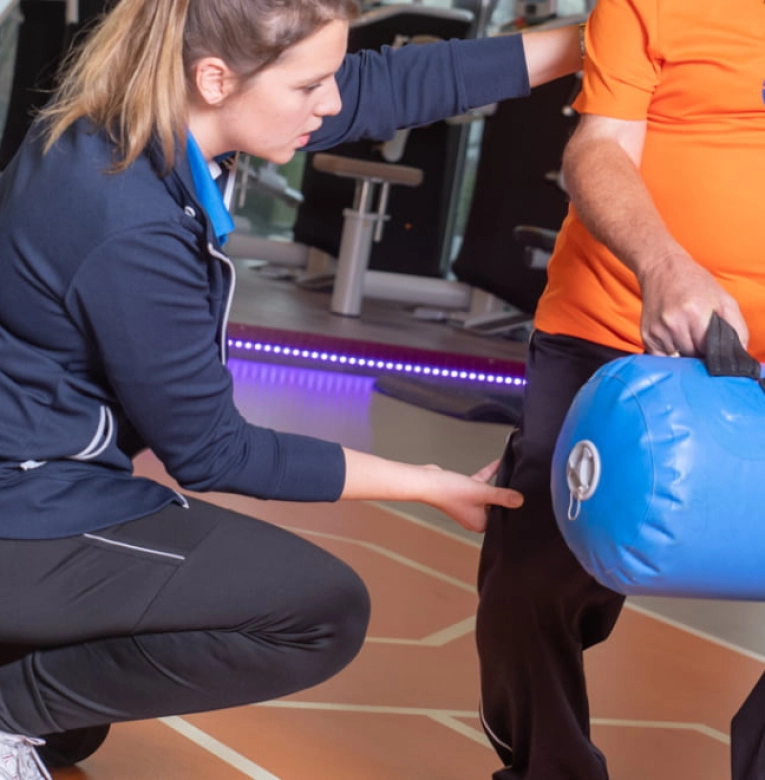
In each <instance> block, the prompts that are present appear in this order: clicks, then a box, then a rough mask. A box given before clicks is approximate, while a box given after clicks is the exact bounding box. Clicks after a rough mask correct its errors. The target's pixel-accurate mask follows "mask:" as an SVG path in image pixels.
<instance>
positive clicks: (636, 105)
mask: <svg viewBox="0 0 765 780" xmlns="http://www.w3.org/2000/svg"><path fill="white" fill-rule="evenodd" d="M587 46H588V56H587V62H586V63H585V68H584V82H583V89H582V92H581V94H580V95H579V97H578V98H577V100H576V102H575V103H574V107H575V108H576V109H577V111H579V112H580V113H586V114H598V115H602V116H608V117H614V118H617V119H627V120H646V121H647V133H646V139H645V145H644V148H643V156H642V161H641V167H640V170H641V173H642V176H643V178H644V180H645V182H646V185H647V187H648V189H649V191H650V193H651V195H652V197H653V200H654V202H655V204H656V206H657V208H658V210H659V212H660V214H661V215H662V218H663V219H664V222H665V224H666V225H667V227H668V229H669V231H670V233H671V234H672V235H673V236H674V237H675V239H676V240H677V241H678V242H679V243H680V244H681V245H682V246H683V247H685V249H686V250H687V251H688V252H689V253H690V255H691V256H692V257H693V258H694V259H695V260H696V261H697V262H698V263H700V264H701V265H702V266H704V267H705V268H707V269H708V270H709V271H710V272H711V273H713V274H714V276H715V278H716V279H717V280H718V282H719V283H720V284H721V286H722V287H723V288H725V289H726V290H727V291H728V292H729V293H730V294H731V295H732V296H733V297H734V298H735V299H736V300H737V301H738V304H739V306H740V307H741V310H742V312H743V315H744V319H745V320H746V322H747V325H748V327H749V329H750V342H749V351H750V352H751V353H752V354H753V355H754V356H755V357H757V359H758V360H760V361H761V362H765V203H761V202H760V196H761V195H765V102H764V101H765V83H764V82H765V5H764V4H763V3H762V2H760V1H759V0H757V1H756V2H753V1H752V0H748V1H747V2H743V0H729V1H728V2H720V0H598V2H597V3H596V5H595V10H594V11H593V12H592V14H591V16H590V20H589V22H588V29H587ZM640 310H641V302H640V290H639V287H638V284H637V280H636V278H635V276H634V274H632V272H631V271H629V270H628V269H627V268H626V266H624V265H622V264H621V263H620V262H619V261H618V260H617V259H616V258H615V257H614V256H613V255H612V254H611V253H610V252H609V251H608V250H607V249H606V248H605V247H604V246H603V245H602V244H600V243H599V242H597V241H595V239H593V238H592V236H590V234H589V233H588V232H587V230H586V229H585V228H584V226H583V225H582V223H581V222H580V221H579V219H578V217H577V215H576V212H575V210H574V209H573V208H571V209H569V214H568V216H567V217H566V219H565V221H564V223H563V226H562V229H561V232H560V236H559V239H558V242H557V245H556V249H555V252H554V254H553V257H552V259H551V261H550V264H549V267H548V284H547V288H546V289H545V292H544V293H543V295H542V298H541V300H540V302H539V305H538V308H537V314H536V319H535V326H536V327H537V328H539V329H540V330H543V331H546V332H548V333H559V334H567V335H570V336H577V337H579V338H584V339H588V340H590V341H595V342H598V343H601V344H605V345H607V346H611V347H616V348H617V349H623V350H626V351H630V352H642V351H643V344H642V340H641V338H640V331H639V325H640Z"/></svg>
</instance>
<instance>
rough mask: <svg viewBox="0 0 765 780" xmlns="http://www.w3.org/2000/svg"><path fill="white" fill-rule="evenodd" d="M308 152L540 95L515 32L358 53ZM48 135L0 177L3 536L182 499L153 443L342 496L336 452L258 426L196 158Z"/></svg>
mask: <svg viewBox="0 0 765 780" xmlns="http://www.w3.org/2000/svg"><path fill="white" fill-rule="evenodd" d="M338 84H339V87H340V94H341V96H342V99H343V110H342V112H341V113H340V114H339V115H338V116H336V117H331V118H327V119H325V121H324V124H323V126H322V128H321V130H319V131H318V132H317V133H316V134H315V136H314V137H313V138H312V140H311V145H310V147H309V148H311V149H320V148H324V149H326V148H331V147H333V146H335V145H337V144H338V143H340V142H342V141H348V140H353V139H358V138H361V137H372V138H379V139H386V138H390V137H392V136H393V134H394V132H395V130H396V129H397V128H399V127H406V126H412V125H418V124H424V123H427V122H431V121H434V120H437V119H441V118H445V117H448V116H452V115H456V114H460V113H462V112H464V111H466V110H468V109H470V108H475V107H477V106H481V105H485V104H487V103H491V102H494V101H496V100H500V99H504V98H508V97H516V96H521V95H525V94H527V93H528V89H529V85H528V75H527V71H526V66H525V61H524V57H523V49H522V44H521V41H520V36H509V37H504V38H493V39H486V40H481V41H450V42H448V43H440V44H433V45H430V46H411V47H404V48H402V49H399V50H397V51H392V50H386V51H384V52H383V53H371V52H364V53H360V54H355V55H349V56H348V57H347V58H346V60H345V62H344V64H343V66H342V68H341V70H340V72H339V74H338ZM39 136H40V133H39V129H38V128H36V127H33V129H32V131H30V133H29V135H28V137H27V139H26V140H25V142H24V144H23V145H22V146H21V148H20V149H19V152H18V154H17V155H16V157H15V158H14V160H13V161H12V163H11V164H10V165H9V167H8V168H7V169H6V171H5V172H4V174H3V175H2V177H0V538H25V539H35V538H52V537H62V536H69V535H73V534H77V533H83V532H86V531H93V530H97V529H99V528H104V527H107V526H109V525H112V524H115V523H119V522H124V521H127V520H131V519H135V518H137V517H141V516H144V515H147V514H150V513H152V512H155V511H157V510H159V509H160V508H162V507H163V506H166V505H167V504H168V503H170V502H173V501H178V502H181V503H183V501H184V499H183V498H182V497H181V496H179V495H178V494H176V493H175V492H174V491H172V490H170V489H168V488H167V487H165V486H163V485H160V484H158V483H155V482H152V481H150V480H147V479H143V478H137V477H135V476H134V475H133V472H132V458H133V457H134V456H135V455H136V454H137V453H138V452H139V451H140V450H142V449H144V448H146V447H149V448H151V449H152V450H153V451H154V453H155V454H156V455H157V456H158V457H159V459H160V460H161V461H162V463H163V464H164V465H165V467H166V469H167V471H168V473H169V474H170V475H171V476H172V477H174V478H175V479H176V480H177V482H178V483H179V484H180V485H182V486H183V487H184V488H187V489H190V490H195V491H207V490H216V491H228V492H233V493H240V494H244V495H251V496H257V497H260V498H274V499H288V500H297V501H329V500H335V499H337V498H338V496H339V495H340V493H341V491H342V488H343V483H344V479H345V462H344V458H343V453H342V449H341V448H340V446H339V445H338V444H333V443H328V442H323V441H319V440H317V439H313V438H310V437H305V436H298V435H292V434H283V433H276V432H274V431H272V430H267V429H264V428H259V427H256V426H253V425H250V424H249V423H247V422H246V421H245V420H244V418H243V417H242V416H241V415H240V414H239V412H238V411H237V409H236V407H235V406H234V401H233V394H232V379H231V375H230V374H229V372H228V370H227V369H226V367H225V359H226V358H225V343H226V326H227V314H228V310H229V306H230V301H231V297H232V294H233V286H234V278H233V269H232V266H231V263H230V262H229V260H228V259H227V258H226V256H225V255H224V254H223V252H222V251H221V247H220V246H219V245H218V243H217V242H216V239H215V237H214V235H213V233H212V230H211V226H210V224H209V220H208V218H207V215H206V214H205V212H204V210H203V209H202V207H201V206H200V205H199V202H198V200H197V198H196V195H195V192H194V186H193V183H192V179H191V173H190V170H189V169H188V164H187V162H186V160H185V158H184V159H182V160H180V162H179V163H178V164H177V166H176V167H175V168H174V169H173V171H172V172H171V173H170V174H169V175H166V176H163V175H161V173H160V172H159V171H160V170H161V163H160V161H159V160H158V159H157V157H156V154H155V152H153V150H151V149H150V150H147V152H146V154H144V155H143V156H141V157H140V158H139V159H138V160H137V161H136V162H135V163H134V164H133V165H131V166H130V167H129V168H128V169H127V170H126V171H124V172H122V173H119V174H112V173H108V172H107V169H108V168H109V166H110V164H111V162H112V154H113V149H112V145H111V144H110V142H109V140H108V139H107V138H106V136H105V135H104V134H103V133H102V132H99V131H94V130H93V129H92V128H91V127H90V126H89V125H88V123H87V122H86V121H80V122H78V123H76V124H75V125H74V126H72V127H71V128H70V129H69V130H68V131H67V132H66V133H65V134H64V135H63V136H62V137H61V139H60V140H59V141H58V142H57V143H56V144H55V146H54V147H53V148H52V149H51V150H50V151H49V152H48V153H47V154H43V153H42V142H41V139H40V137H39Z"/></svg>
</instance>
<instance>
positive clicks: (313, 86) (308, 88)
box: [303, 84, 321, 92]
mask: <svg viewBox="0 0 765 780" xmlns="http://www.w3.org/2000/svg"><path fill="white" fill-rule="evenodd" d="M320 86H321V84H308V85H307V86H305V87H303V92H315V91H316V90H317V89H318V88H319V87H320Z"/></svg>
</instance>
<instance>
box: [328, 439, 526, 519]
mask: <svg viewBox="0 0 765 780" xmlns="http://www.w3.org/2000/svg"><path fill="white" fill-rule="evenodd" d="M343 452H344V453H345V467H346V472H345V486H344V488H343V492H342V494H341V496H340V498H341V499H366V500H377V501H418V502H420V503H423V504H428V505H430V506H433V507H435V508H436V509H438V510H440V511H441V512H443V513H444V514H446V515H448V516H449V517H451V518H453V519H454V520H456V521H457V522H458V523H459V524H460V525H461V526H463V527H464V528H467V529H468V530H470V531H483V530H484V529H485V527H486V507H487V506H489V505H491V504H496V505H499V506H505V507H508V508H510V509H515V508H516V507H519V506H520V505H521V504H522V503H523V497H522V496H521V494H520V493H517V492H516V491H514V490H508V489H506V488H498V487H494V486H492V485H490V484H489V480H490V479H491V478H492V477H493V476H494V474H495V472H496V468H497V465H498V461H497V462H494V463H490V464H489V465H488V466H485V467H484V468H482V469H481V470H480V471H478V472H477V473H476V474H474V475H473V476H471V477H469V476H466V475H464V474H458V473H456V472H453V471H447V470H445V469H442V468H440V467H439V466H433V465H428V466H416V465H412V464H409V463H399V462H397V461H392V460H387V459H386V458H380V457H378V456H376V455H370V454H368V453H365V452H359V451H358V450H351V449H347V448H343Z"/></svg>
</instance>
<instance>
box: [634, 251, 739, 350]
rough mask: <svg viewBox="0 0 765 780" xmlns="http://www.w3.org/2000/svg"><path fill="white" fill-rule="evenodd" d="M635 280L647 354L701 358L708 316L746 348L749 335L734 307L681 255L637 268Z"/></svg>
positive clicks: (708, 276)
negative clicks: (730, 330) (725, 324)
mask: <svg viewBox="0 0 765 780" xmlns="http://www.w3.org/2000/svg"><path fill="white" fill-rule="evenodd" d="M637 277H638V281H639V282H640V288H641V292H642V297H643V313H642V318H641V323H640V330H641V335H642V337H643V342H644V344H645V349H646V352H648V353H649V354H652V355H673V356H674V355H686V356H697V355H703V354H704V341H705V337H706V332H707V328H708V327H709V320H710V319H711V317H712V314H713V313H714V312H716V313H717V314H719V315H720V317H722V318H723V319H724V320H726V321H727V322H728V323H729V324H730V325H731V326H732V327H733V329H734V330H735V331H736V332H737V333H738V336H739V338H740V339H741V343H742V345H743V346H744V347H746V345H747V343H748V340H749V331H748V329H747V327H746V323H745V322H744V318H743V316H742V315H741V310H740V309H739V307H738V304H737V303H736V301H735V300H734V299H733V298H732V297H731V296H730V295H728V293H727V292H725V290H723V288H722V287H721V286H720V285H719V284H718V283H717V281H716V280H715V279H714V277H713V276H712V275H711V274H710V273H709V272H708V271H707V270H706V269H704V268H702V267H701V266H700V265H699V264H698V263H696V262H695V261H694V260H693V259H692V258H691V257H690V256H689V255H688V254H687V253H686V252H685V251H683V250H677V251H675V252H673V253H672V254H670V255H667V256H665V257H661V258H657V259H656V260H655V261H654V262H652V263H650V264H645V265H643V266H642V267H641V268H640V269H639V270H638V272H637Z"/></svg>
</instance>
